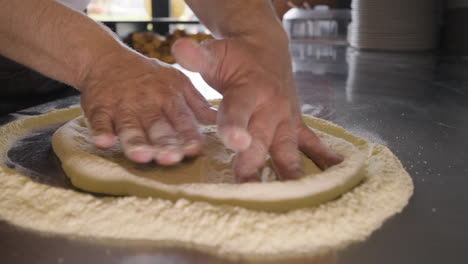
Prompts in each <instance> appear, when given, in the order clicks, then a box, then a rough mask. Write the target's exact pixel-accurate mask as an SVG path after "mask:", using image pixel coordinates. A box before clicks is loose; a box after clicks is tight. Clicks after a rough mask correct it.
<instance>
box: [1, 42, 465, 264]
mask: <svg viewBox="0 0 468 264" xmlns="http://www.w3.org/2000/svg"><path fill="white" fill-rule="evenodd" d="M291 51H292V54H293V60H294V61H293V64H294V71H295V77H296V80H297V89H298V94H299V97H300V100H301V103H302V111H303V112H304V113H306V114H311V115H314V116H317V117H321V118H324V119H327V120H330V121H332V122H334V123H336V124H338V125H341V126H343V127H345V128H346V129H348V130H350V131H351V132H353V133H354V134H356V135H358V136H361V137H364V138H366V139H368V140H370V141H374V142H377V143H381V144H385V145H387V146H388V147H389V148H390V149H391V150H392V151H393V152H394V153H395V154H396V155H397V156H398V157H399V158H400V160H401V162H402V163H403V165H404V166H405V168H406V169H407V170H408V172H409V173H410V175H411V176H412V178H413V181H414V184H415V192H414V195H413V197H412V198H411V200H410V202H409V205H408V206H407V207H406V208H405V209H404V211H403V212H402V213H401V214H398V215H396V216H394V217H392V218H391V219H389V220H388V221H387V222H385V224H384V225H383V226H382V228H380V229H379V230H377V231H376V232H375V233H373V234H372V236H371V237H370V238H369V239H368V240H366V241H365V242H362V243H356V244H354V245H352V246H351V247H349V248H347V249H345V250H343V251H339V252H337V253H336V254H334V255H333V256H329V257H327V258H324V259H322V260H318V261H315V262H313V261H312V260H296V262H293V261H288V263H343V264H357V263H359V264H370V263H379V264H393V263H408V264H409V263H411V264H413V263H425V264H431V263H468V227H467V226H466V224H467V223H468V160H467V157H468V155H467V154H466V152H468V140H467V138H468V58H463V57H444V56H436V55H434V54H430V53H412V54H405V53H378V52H368V51H356V50H354V49H351V48H347V47H345V46H333V45H326V44H314V43H310V42H306V41H302V42H299V41H298V42H294V43H292V45H291ZM199 82H200V80H199V79H197V80H196V81H195V83H196V84H197V86H198V87H201V88H200V89H201V90H203V92H204V93H205V94H206V95H208V97H211V98H213V97H216V96H217V95H216V93H212V92H209V89H208V88H206V87H204V85H203V84H199ZM78 100H79V98H78V96H71V97H68V98H65V99H60V100H57V101H52V102H49V103H48V104H46V105H42V106H39V107H35V108H32V109H27V110H23V111H20V112H19V113H15V114H9V115H4V116H2V117H0V124H5V123H7V122H11V121H13V120H15V119H16V118H18V117H21V116H25V115H34V114H38V113H41V112H44V111H47V110H49V109H53V108H63V107H67V106H69V105H73V104H76V103H78ZM285 243H287V239H285ZM0 263H8V264H9V263H18V264H21V263H37V264H42V263H115V264H118V263H122V264H124V263H125V264H127V263H132V264H133V263H138V264H139V263H158V264H166V263H171V264H172V263H174V264H181V263H190V264H192V263H237V262H231V261H227V260H222V259H218V258H216V257H214V256H210V255H207V254H204V253H200V252H196V251H191V250H187V249H182V248H167V247H159V246H156V245H148V244H145V243H142V244H139V243H129V242H125V241H122V242H115V243H112V244H105V243H94V242H90V241H81V240H75V239H70V238H65V237H60V236H50V235H43V234H38V233H34V232H29V231H24V230H19V229H16V228H13V227H12V226H11V225H9V224H7V223H5V222H0ZM241 263H244V262H241Z"/></svg>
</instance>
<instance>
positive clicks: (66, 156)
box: [52, 116, 371, 211]
mask: <svg viewBox="0 0 468 264" xmlns="http://www.w3.org/2000/svg"><path fill="white" fill-rule="evenodd" d="M304 118H305V120H306V121H307V122H308V123H309V124H311V125H314V124H316V123H317V122H319V120H318V119H316V118H313V117H304ZM201 130H202V132H203V134H204V135H205V139H206V146H205V151H204V153H203V154H202V155H201V156H199V157H197V158H195V159H194V160H192V161H188V162H185V163H183V164H180V165H178V166H176V167H170V168H167V167H162V166H157V165H156V164H147V165H141V164H140V165H139V164H135V163H133V162H131V161H128V160H127V159H126V158H125V156H124V155H123V151H122V149H121V147H120V145H119V144H116V145H115V146H114V147H113V148H112V149H110V150H105V151H104V150H99V149H97V148H96V147H94V146H93V144H92V142H91V141H90V139H91V135H90V131H89V129H88V128H87V126H86V122H85V119H84V117H82V116H81V117H78V118H76V119H74V120H72V121H70V122H68V123H67V124H65V125H64V126H62V127H61V128H59V129H58V130H57V132H56V133H55V134H54V136H53V138H52V146H53V148H54V151H55V153H56V154H57V156H58V157H59V158H60V160H61V161H62V168H63V169H64V171H65V173H66V174H67V176H68V177H69V178H70V179H71V181H72V183H73V185H75V186H76V187H78V188H80V189H82V190H85V191H89V192H96V193H104V194H112V195H134V196H140V197H148V196H151V197H156V198H164V199H171V200H177V199H180V198H187V199H190V200H202V201H208V202H211V203H215V204H233V205H239V206H242V207H246V208H251V209H257V210H269V211H287V210H291V209H295V208H300V207H304V206H312V205H318V204H320V203H323V202H326V201H329V200H332V199H335V198H337V197H338V196H340V195H341V194H343V193H345V192H346V191H348V190H350V189H351V188H352V187H354V186H356V185H357V184H358V183H359V182H360V181H361V180H362V179H363V177H364V174H363V173H362V172H361V169H362V168H363V166H364V164H365V161H366V159H367V157H368V156H369V154H370V148H371V144H361V145H360V147H361V150H360V149H358V148H357V147H356V146H355V145H353V144H352V143H351V142H348V141H346V140H344V139H341V138H338V137H334V136H331V135H328V134H326V133H324V132H322V131H320V130H317V129H315V132H316V133H317V134H318V135H319V137H320V138H321V139H322V141H324V142H325V143H326V144H328V145H329V146H330V147H331V148H332V149H333V150H335V151H336V152H338V153H339V154H341V155H342V156H343V157H344V161H343V162H342V163H341V164H339V165H337V166H334V167H332V168H329V169H327V170H326V171H323V172H322V171H321V170H320V169H319V168H317V166H316V165H315V164H314V163H313V162H312V161H310V160H309V159H307V158H306V157H305V156H303V157H302V161H303V164H304V168H305V173H306V176H305V177H303V178H301V179H298V180H290V181H276V180H275V175H274V172H273V169H272V167H271V165H268V166H267V167H265V168H264V169H263V173H262V174H263V177H262V178H263V182H253V183H244V184H238V183H235V179H234V177H233V174H232V170H231V167H232V161H233V157H234V154H233V153H232V152H231V151H229V150H228V149H226V148H225V147H224V146H223V144H222V143H221V142H220V140H219V139H218V137H217V136H216V128H215V126H202V127H201ZM268 163H271V162H268Z"/></svg>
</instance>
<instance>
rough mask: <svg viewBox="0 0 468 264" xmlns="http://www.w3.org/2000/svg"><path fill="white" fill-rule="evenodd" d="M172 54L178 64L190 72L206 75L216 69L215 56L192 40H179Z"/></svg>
mask: <svg viewBox="0 0 468 264" xmlns="http://www.w3.org/2000/svg"><path fill="white" fill-rule="evenodd" d="M171 52H172V54H173V55H174V58H175V60H176V61H177V63H179V64H180V66H182V67H184V68H185V69H187V70H189V71H193V72H200V73H202V74H204V73H207V72H210V71H211V70H213V69H215V68H216V64H217V59H216V56H215V54H214V53H213V52H211V51H210V50H209V49H208V48H206V47H205V46H202V45H200V44H198V42H196V41H194V40H192V39H189V38H181V39H179V40H177V41H176V42H175V43H174V45H172V48H171Z"/></svg>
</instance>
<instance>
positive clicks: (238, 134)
mask: <svg viewBox="0 0 468 264" xmlns="http://www.w3.org/2000/svg"><path fill="white" fill-rule="evenodd" d="M221 138H222V141H223V143H224V145H225V146H226V147H227V148H229V149H232V150H234V151H236V152H240V151H244V150H246V149H247V148H248V147H249V146H250V143H251V142H252V138H251V137H250V135H249V133H247V131H245V130H244V129H240V128H233V129H230V130H229V131H228V132H226V133H224V135H221Z"/></svg>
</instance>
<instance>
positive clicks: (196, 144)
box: [184, 140, 200, 153]
mask: <svg viewBox="0 0 468 264" xmlns="http://www.w3.org/2000/svg"><path fill="white" fill-rule="evenodd" d="M199 148H200V141H198V140H189V141H188V142H187V143H185V144H184V151H185V152H188V153H192V152H195V151H198V149H199Z"/></svg>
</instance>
